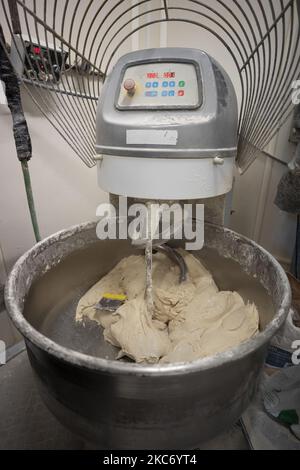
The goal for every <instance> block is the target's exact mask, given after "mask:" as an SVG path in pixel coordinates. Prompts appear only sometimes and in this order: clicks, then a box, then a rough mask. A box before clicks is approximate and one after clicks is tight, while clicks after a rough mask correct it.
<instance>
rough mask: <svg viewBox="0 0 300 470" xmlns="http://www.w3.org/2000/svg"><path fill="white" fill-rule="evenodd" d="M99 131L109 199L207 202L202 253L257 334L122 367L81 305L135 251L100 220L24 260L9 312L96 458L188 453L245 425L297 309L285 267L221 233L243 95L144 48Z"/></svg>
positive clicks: (126, 68)
mask: <svg viewBox="0 0 300 470" xmlns="http://www.w3.org/2000/svg"><path fill="white" fill-rule="evenodd" d="M96 129H97V132H96V150H97V153H98V157H97V158H98V163H97V164H98V180H99V185H100V186H101V187H102V188H103V189H105V190H106V191H107V192H109V193H110V194H111V195H112V198H111V199H112V200H113V201H116V198H115V196H116V195H121V196H127V197H129V198H131V200H132V201H136V200H147V201H153V200H155V201H157V200H162V201H165V200H180V201H191V200H192V201H193V202H194V203H196V202H199V201H201V202H204V204H205V200H206V199H207V200H208V201H209V204H208V205H207V211H206V215H205V217H206V220H207V222H208V223H207V224H206V226H205V246H204V248H203V249H202V250H200V251H199V252H195V253H194V254H195V255H196V256H197V257H199V259H201V260H202V262H203V263H204V265H205V266H206V267H207V268H208V269H209V270H210V271H211V273H212V275H213V277H214V279H215V281H216V283H217V285H218V287H219V288H220V289H223V290H236V291H237V292H239V293H240V295H241V296H242V297H243V299H244V300H245V301H251V302H254V303H255V304H256V306H257V308H258V311H259V316H260V329H261V331H260V332H259V333H258V334H257V335H256V336H255V337H254V338H251V339H250V340H248V341H246V342H244V343H243V344H241V345H240V346H237V347H235V348H233V349H231V350H229V351H225V352H223V353H220V354H216V355H214V356H212V357H208V358H205V359H201V360H197V361H194V362H191V363H180V364H167V365H154V366H151V365H143V364H134V363H131V362H126V361H124V362H118V361H116V360H115V355H116V354H115V353H116V352H115V350H114V348H113V347H112V346H110V345H108V344H106V343H105V341H104V340H103V339H102V340H101V338H99V331H98V328H97V327H95V326H94V325H92V324H89V325H87V327H86V328H85V329H82V328H81V327H79V326H77V325H75V322H74V312H75V308H76V305H77V303H78V300H79V298H80V296H81V295H82V294H83V293H84V292H85V291H86V290H87V289H88V288H89V287H90V286H91V285H93V283H94V282H95V281H96V280H98V279H99V278H101V276H103V275H104V274H106V273H107V272H108V271H109V270H110V269H111V268H112V267H113V266H114V265H115V264H116V263H117V262H118V261H119V260H121V259H122V258H123V257H124V256H127V255H129V254H132V253H135V252H136V248H135V247H134V246H133V245H132V243H131V241H130V240H109V239H107V240H99V239H98V238H97V236H96V225H95V224H94V223H91V224H83V225H81V226H77V227H74V228H72V229H70V230H65V231H62V232H59V233H58V234H55V235H53V236H51V237H49V238H47V239H45V240H44V241H42V242H41V243H40V244H38V245H36V246H35V247H34V248H32V249H31V250H30V251H29V252H28V253H27V254H25V255H24V256H23V257H22V258H21V259H20V260H19V261H18V263H17V264H16V265H15V267H14V269H13V271H12V273H11V275H10V279H9V282H8V285H7V289H6V300H7V305H8V310H9V312H10V315H11V317H12V319H13V320H14V322H15V324H16V325H17V327H18V328H19V329H20V331H21V332H22V334H23V335H24V336H25V340H26V345H27V350H28V355H29V358H30V361H31V364H32V367H33V369H34V370H35V372H36V375H37V379H38V383H39V386H40V390H41V394H42V396H43V398H44V401H45V403H46V404H47V406H48V407H49V408H50V410H51V411H52V412H53V413H54V414H55V415H56V416H57V417H58V419H59V420H60V421H61V422H62V423H64V424H65V425H66V426H68V427H70V428H71V429H72V430H74V431H75V432H77V433H78V434H79V435H81V436H82V437H83V438H84V439H86V440H87V441H89V442H92V443H93V444H94V445H95V446H97V447H99V448H192V447H195V446H197V445H199V443H201V441H203V440H207V439H209V438H211V437H213V436H215V435H216V434H218V433H220V432H221V431H222V430H224V429H226V428H227V427H229V426H231V425H232V424H233V423H234V422H236V421H237V420H238V418H239V417H240V416H241V414H242V412H243V411H244V409H245V408H246V407H247V405H248V404H249V402H250V400H251V399H252V398H253V395H254V393H255V389H256V385H257V381H258V377H259V372H260V370H261V367H262V365H263V361H264V356H265V353H266V348H267V345H268V342H269V341H270V339H271V337H272V336H273V335H274V334H275V333H276V331H277V330H278V328H279V327H280V326H281V324H282V322H283V321H284V318H285V316H286V314H287V311H288V308H289V304H290V292H289V287H288V284H287V281H286V277H285V274H284V272H283V270H282V268H281V267H280V266H279V264H278V263H277V262H276V261H275V259H274V258H273V257H272V256H271V255H269V254H268V253H267V252H266V251H265V250H263V249H262V248H261V247H259V246H258V245H256V244H255V243H254V242H252V241H250V240H248V239H246V238H245V237H242V236H240V235H238V234H235V233H234V232H232V231H230V230H227V229H225V228H223V227H222V221H223V208H224V195H225V194H226V193H228V192H229V191H230V190H231V187H232V180H233V170H234V160H235V155H236V141H237V102H236V96H235V92H234V89H233V86H232V84H231V81H230V79H229V78H228V76H227V74H226V73H225V72H224V70H223V69H222V68H221V66H220V65H219V64H218V63H217V62H215V61H214V60H213V59H212V58H211V57H210V56H208V55H207V54H206V53H204V52H202V51H199V50H197V49H184V48H166V49H148V50H145V51H139V52H134V53H131V54H127V55H126V56H124V57H122V58H121V59H120V60H119V61H118V62H117V64H116V65H115V67H114V68H113V70H112V72H111V74H110V76H109V77H108V79H107V81H106V83H105V85H104V88H103V90H102V93H101V97H100V101H99V105H98V111H97V125H96ZM215 214H217V216H215ZM209 222H213V224H211V223H209ZM215 223H219V225H216V224H215ZM179 244H181V246H183V244H184V240H182V241H181V242H179ZM24 299H25V300H24ZM220 385H222V386H220Z"/></svg>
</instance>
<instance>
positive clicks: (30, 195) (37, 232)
mask: <svg viewBox="0 0 300 470" xmlns="http://www.w3.org/2000/svg"><path fill="white" fill-rule="evenodd" d="M21 166H22V171H23V177H24V183H25V189H26V195H27V202H28V207H29V211H30V217H31V222H32V227H33V231H34V236H35V239H36V241H37V242H39V241H40V240H41V235H40V230H39V225H38V221H37V217H36V212H35V207H34V199H33V193H32V187H31V180H30V173H29V168H28V161H27V160H21Z"/></svg>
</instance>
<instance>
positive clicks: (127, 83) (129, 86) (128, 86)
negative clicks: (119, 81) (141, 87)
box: [123, 78, 135, 95]
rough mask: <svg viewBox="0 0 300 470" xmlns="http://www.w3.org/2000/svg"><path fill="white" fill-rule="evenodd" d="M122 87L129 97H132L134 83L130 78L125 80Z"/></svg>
mask: <svg viewBox="0 0 300 470" xmlns="http://www.w3.org/2000/svg"><path fill="white" fill-rule="evenodd" d="M123 86H124V88H125V90H126V91H127V93H128V94H129V95H133V94H134V92H135V81H134V80H133V79H132V78H126V80H125V82H124V83H123Z"/></svg>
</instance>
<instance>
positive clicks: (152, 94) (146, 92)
mask: <svg viewBox="0 0 300 470" xmlns="http://www.w3.org/2000/svg"><path fill="white" fill-rule="evenodd" d="M145 95H146V96H157V91H145Z"/></svg>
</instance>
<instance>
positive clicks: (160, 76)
mask: <svg viewBox="0 0 300 470" xmlns="http://www.w3.org/2000/svg"><path fill="white" fill-rule="evenodd" d="M201 97H202V89H201V77H200V69H197V68H196V65H195V64H194V63H191V62H190V63H189V62H172V63H171V62H158V63H142V64H136V65H130V66H128V67H127V68H126V69H125V72H124V74H123V77H122V78H121V83H120V88H119V95H118V98H117V107H118V108H119V109H161V108H164V109H173V108H183V109H192V108H197V107H199V106H200V105H201V104H202V98H201Z"/></svg>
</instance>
